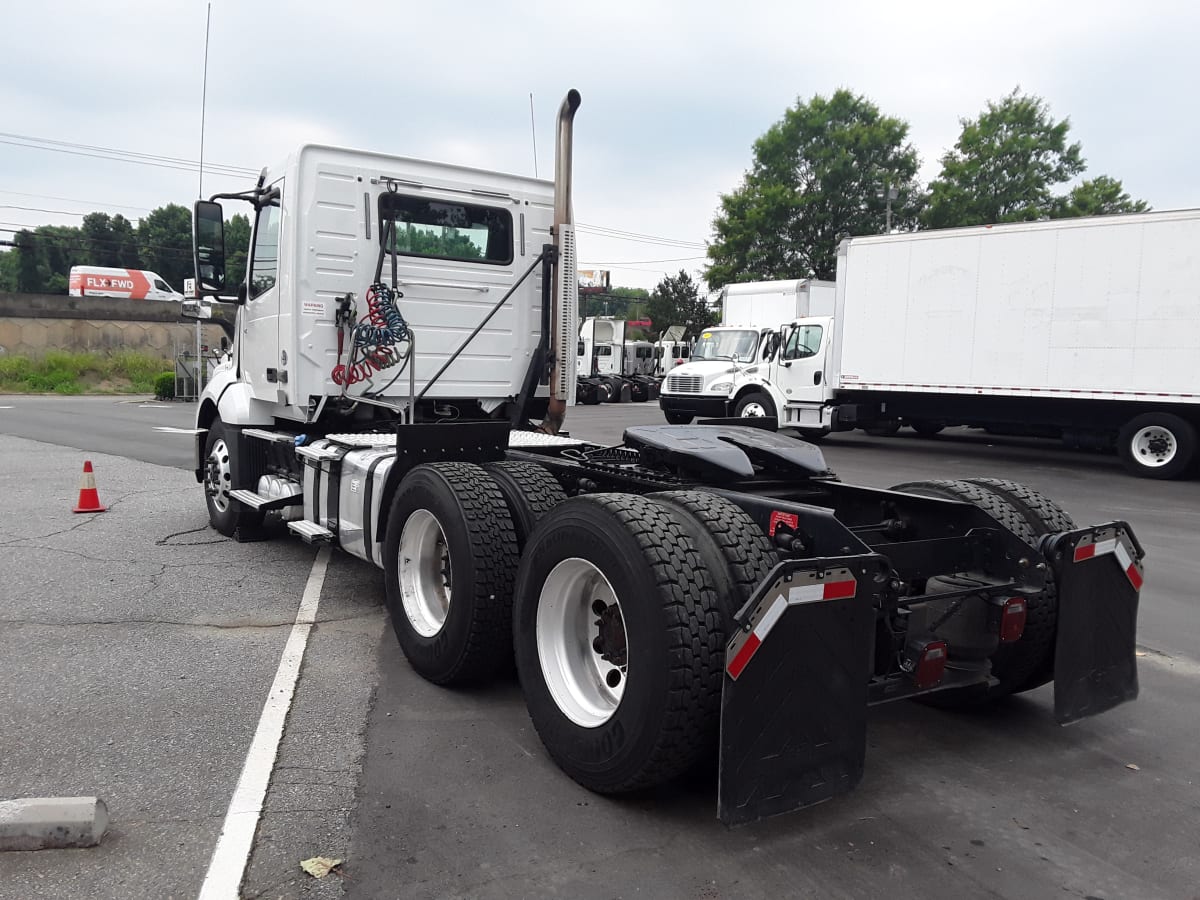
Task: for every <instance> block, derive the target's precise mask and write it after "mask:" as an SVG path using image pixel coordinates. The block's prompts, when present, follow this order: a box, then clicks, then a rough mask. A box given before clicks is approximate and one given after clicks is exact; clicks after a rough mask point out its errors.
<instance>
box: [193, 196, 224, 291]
mask: <svg viewBox="0 0 1200 900" xmlns="http://www.w3.org/2000/svg"><path fill="white" fill-rule="evenodd" d="M194 213H195V214H194V217H193V220H192V221H193V223H194V230H193V238H192V256H193V261H194V262H195V265H196V293H197V294H198V295H199V296H201V297H214V296H217V295H219V294H221V292H223V291H224V290H225V213H224V211H223V210H222V209H221V204H220V203H213V202H211V201H208V200H197V201H196V205H195V208H194Z"/></svg>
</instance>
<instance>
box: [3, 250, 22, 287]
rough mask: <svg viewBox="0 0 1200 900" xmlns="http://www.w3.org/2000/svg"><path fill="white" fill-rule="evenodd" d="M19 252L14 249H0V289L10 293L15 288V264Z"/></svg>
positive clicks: (16, 264) (18, 261) (19, 259)
mask: <svg viewBox="0 0 1200 900" xmlns="http://www.w3.org/2000/svg"><path fill="white" fill-rule="evenodd" d="M20 261H21V254H20V253H18V252H17V251H16V250H0V291H6V292H8V293H12V292H13V291H15V290H16V289H17V266H18V264H19V263H20Z"/></svg>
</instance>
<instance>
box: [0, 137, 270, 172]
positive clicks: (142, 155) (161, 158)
mask: <svg viewBox="0 0 1200 900" xmlns="http://www.w3.org/2000/svg"><path fill="white" fill-rule="evenodd" d="M0 138H10V139H12V140H18V141H33V142H34V143H38V144H50V145H53V146H55V147H71V148H73V149H75V150H94V151H97V152H100V153H116V154H119V155H121V156H130V157H134V158H137V159H148V160H157V161H159V162H168V163H175V164H180V165H186V166H196V165H199V163H198V162H197V161H196V160H194V159H183V158H181V157H178V156H162V155H160V154H157V153H140V152H139V151H137V150H121V149H120V148H118V147H99V146H96V145H94V144H77V143H74V142H72V141H57V140H54V139H53V138H40V137H32V136H30V135H27V134H10V133H9V132H4V131H0ZM208 167H209V168H213V167H215V168H218V169H230V170H232V171H235V172H238V173H240V174H246V175H257V174H258V170H257V169H251V168H248V167H247V166H230V165H226V164H224V163H209V165H208Z"/></svg>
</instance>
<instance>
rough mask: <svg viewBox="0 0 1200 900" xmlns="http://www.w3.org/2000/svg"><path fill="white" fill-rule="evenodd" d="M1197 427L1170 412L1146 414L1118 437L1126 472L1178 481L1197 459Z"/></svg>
mask: <svg viewBox="0 0 1200 900" xmlns="http://www.w3.org/2000/svg"><path fill="white" fill-rule="evenodd" d="M1196 446H1197V444H1196V428H1195V426H1193V425H1192V424H1191V423H1190V422H1188V421H1186V420H1184V419H1181V418H1180V417H1179V416H1176V415H1172V414H1171V413H1143V414H1142V415H1140V416H1135V417H1134V418H1132V419H1130V420H1129V421H1128V422H1127V423H1126V424H1125V425H1124V426H1123V427H1122V428H1121V431H1120V433H1119V434H1118V436H1117V451H1118V454H1119V455H1120V457H1121V462H1122V463H1124V465H1125V468H1126V470H1128V471H1129V472H1131V473H1132V474H1134V475H1136V476H1138V477H1139V478H1162V479H1166V478H1177V477H1178V476H1180V475H1182V474H1183V473H1184V472H1185V471H1187V469H1188V467H1189V466H1191V464H1192V461H1193V460H1194V459H1195V458H1196Z"/></svg>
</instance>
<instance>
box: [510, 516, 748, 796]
mask: <svg viewBox="0 0 1200 900" xmlns="http://www.w3.org/2000/svg"><path fill="white" fill-rule="evenodd" d="M601 623H602V624H601ZM513 635H514V638H513V639H514V642H515V645H516V656H517V670H518V672H519V673H520V677H521V686H522V688H523V689H524V691H525V703H526V706H527V707H528V709H529V716H530V718H531V719H532V720H533V725H534V728H535V729H536V730H537V733H538V736H539V737H540V738H541V740H542V743H543V744H544V745H545V747H546V750H547V751H548V752H549V754H550V756H551V757H553V759H554V761H555V762H556V763H557V764H558V765H559V767H560V768H561V769H562V770H563V771H564V772H566V773H567V775H569V776H570V777H571V778H573V779H575V781H577V782H579V783H580V784H581V785H583V786H584V787H586V788H588V789H589V790H593V791H597V792H600V793H621V792H626V791H632V790H638V789H642V788H648V787H652V786H654V785H657V784H661V783H663V782H665V781H668V780H670V779H672V778H675V777H676V776H678V775H680V774H682V773H684V772H686V771H687V770H688V769H689V768H691V767H692V766H693V765H694V764H695V763H696V761H697V760H699V759H701V758H703V757H704V756H705V755H706V754H707V753H710V752H711V750H712V747H713V746H714V745H715V743H716V739H717V729H718V723H719V717H720V706H721V685H722V678H723V666H724V648H725V633H724V630H723V629H722V627H721V614H720V609H719V608H718V605H717V598H716V593H715V591H714V590H713V584H712V579H711V575H710V573H709V572H708V569H707V567H706V566H705V565H704V562H703V559H702V556H701V554H700V553H699V552H698V551H697V550H696V547H695V545H694V544H693V543H692V540H691V538H690V537H689V535H688V533H687V529H686V527H685V523H684V522H682V521H681V520H680V518H679V515H678V514H677V513H675V511H674V510H673V509H671V508H670V507H668V506H665V505H663V504H660V503H656V502H654V501H653V500H649V499H647V498H645V497H639V496H637V495H632V494H590V495H587V496H582V497H574V498H571V499H569V500H567V501H565V502H564V503H561V504H559V505H558V506H557V507H555V508H554V509H553V510H552V511H551V512H550V514H549V515H547V516H546V518H545V519H543V520H542V522H541V524H540V525H539V526H538V527H537V529H536V530H535V531H534V533H533V535H532V537H531V538H530V541H529V545H528V547H527V548H526V550H525V555H524V557H523V559H522V560H521V567H520V570H519V572H518V574H517V586H516V595H515V605H514V614H513Z"/></svg>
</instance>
